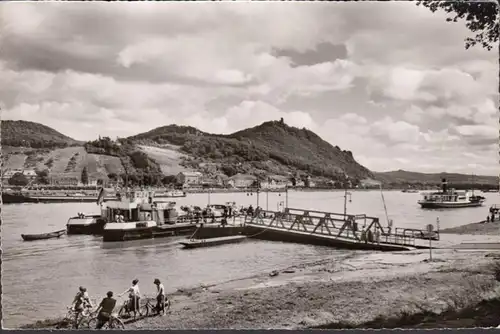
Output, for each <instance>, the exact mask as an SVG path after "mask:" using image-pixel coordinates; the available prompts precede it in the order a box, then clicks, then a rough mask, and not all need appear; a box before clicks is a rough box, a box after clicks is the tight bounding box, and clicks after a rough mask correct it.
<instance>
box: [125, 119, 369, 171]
mask: <svg viewBox="0 0 500 334" xmlns="http://www.w3.org/2000/svg"><path fill="white" fill-rule="evenodd" d="M126 140H127V142H129V143H135V144H144V145H148V144H159V145H163V144H172V145H177V146H179V147H180V151H182V152H184V153H186V154H188V155H189V156H192V157H196V158H198V159H202V160H204V161H210V162H216V163H220V164H223V165H229V166H240V165H241V164H243V163H250V165H251V166H252V167H253V169H254V170H255V172H256V173H259V172H262V173H264V172H272V173H277V174H286V173H290V172H295V171H302V172H304V173H308V174H311V175H313V176H324V177H329V178H331V177H334V178H342V177H344V173H343V171H345V172H346V173H347V174H348V175H349V177H351V178H357V179H363V178H367V177H373V174H372V173H371V172H370V171H369V170H368V169H367V168H365V167H363V166H361V165H360V164H359V163H358V162H356V160H355V159H354V157H353V154H352V152H350V151H343V150H342V149H340V148H339V147H338V146H332V145H331V144H329V143H328V142H326V141H324V140H323V139H321V138H320V137H319V136H318V135H316V134H315V133H313V132H312V131H310V130H307V129H305V128H303V129H299V128H296V127H291V126H288V125H286V124H285V123H284V122H282V121H270V122H264V123H262V124H261V125H258V126H255V127H253V128H249V129H245V130H242V131H238V132H236V133H233V134H230V135H218V134H210V133H206V132H203V131H200V130H198V129H196V128H193V127H186V126H177V125H169V126H164V127H159V128H156V129H153V130H151V131H148V132H145V133H141V134H138V135H136V136H132V137H128V138H127V139H126Z"/></svg>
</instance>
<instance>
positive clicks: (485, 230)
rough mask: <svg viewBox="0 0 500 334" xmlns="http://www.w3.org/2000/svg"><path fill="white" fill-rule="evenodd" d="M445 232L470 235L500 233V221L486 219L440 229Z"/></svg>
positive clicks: (496, 234)
mask: <svg viewBox="0 0 500 334" xmlns="http://www.w3.org/2000/svg"><path fill="white" fill-rule="evenodd" d="M439 233H443V234H468V235H495V236H498V235H500V221H495V222H488V223H487V222H486V221H485V220H483V221H481V222H477V223H472V224H467V225H462V226H458V227H452V228H446V229H443V230H440V231H439Z"/></svg>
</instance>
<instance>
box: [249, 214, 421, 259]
mask: <svg viewBox="0 0 500 334" xmlns="http://www.w3.org/2000/svg"><path fill="white" fill-rule="evenodd" d="M244 224H245V227H246V228H247V229H248V232H247V234H248V236H249V237H254V238H261V239H270V240H277V241H288V242H299V243H305V244H321V245H327V246H331V247H337V248H351V249H366V250H369V249H371V250H386V251H395V250H412V249H415V238H414V237H413V236H411V235H408V236H407V235H400V234H393V233H391V228H389V227H383V226H382V225H381V224H380V222H379V219H378V218H376V217H370V216H367V215H364V214H362V215H351V214H343V213H333V212H324V211H315V210H304V209H296V208H286V209H284V211H270V210H262V209H259V210H256V212H255V213H254V214H253V215H247V216H245V219H244ZM360 226H362V227H364V228H365V231H368V230H371V231H372V234H373V236H374V237H373V239H372V240H371V241H368V240H366V238H365V239H364V240H362V238H361V234H362V233H361V228H360Z"/></svg>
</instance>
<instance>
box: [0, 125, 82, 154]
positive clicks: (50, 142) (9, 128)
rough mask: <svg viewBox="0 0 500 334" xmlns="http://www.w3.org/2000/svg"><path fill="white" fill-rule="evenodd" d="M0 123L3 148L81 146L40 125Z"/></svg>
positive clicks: (79, 143) (71, 139)
mask: <svg viewBox="0 0 500 334" xmlns="http://www.w3.org/2000/svg"><path fill="white" fill-rule="evenodd" d="M1 123H2V145H4V146H15V147H32V148H56V147H67V146H76V145H82V144H83V143H82V142H79V141H77V140H74V139H73V138H70V137H68V136H65V135H63V134H62V133H60V132H58V131H56V130H54V129H52V128H50V127H48V126H45V125H43V124H40V123H35V122H28V121H9V120H5V121H2V122H1Z"/></svg>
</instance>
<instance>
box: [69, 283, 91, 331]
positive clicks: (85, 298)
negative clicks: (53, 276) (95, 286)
mask: <svg viewBox="0 0 500 334" xmlns="http://www.w3.org/2000/svg"><path fill="white" fill-rule="evenodd" d="M72 306H74V307H73V309H74V310H75V325H76V324H78V317H79V316H80V314H82V312H83V310H84V309H85V307H92V303H91V302H90V297H89V294H88V293H87V289H86V288H84V287H83V286H81V287H80V288H79V291H78V292H77V294H76V296H75V298H74V299H73V303H72Z"/></svg>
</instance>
